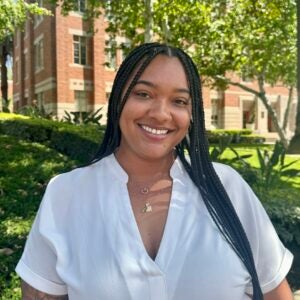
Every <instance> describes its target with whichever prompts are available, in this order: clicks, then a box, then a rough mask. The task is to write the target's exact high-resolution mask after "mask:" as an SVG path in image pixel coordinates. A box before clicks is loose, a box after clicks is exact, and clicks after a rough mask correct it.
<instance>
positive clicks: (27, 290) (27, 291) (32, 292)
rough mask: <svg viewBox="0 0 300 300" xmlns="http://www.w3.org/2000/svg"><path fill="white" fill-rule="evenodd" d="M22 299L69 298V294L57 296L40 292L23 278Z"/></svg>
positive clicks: (60, 299)
mask: <svg viewBox="0 0 300 300" xmlns="http://www.w3.org/2000/svg"><path fill="white" fill-rule="evenodd" d="M21 289H22V300H68V299H69V298H68V295H62V296H55V295H49V294H46V293H43V292H40V291H38V290H36V289H35V288H33V287H32V286H30V285H29V284H28V283H26V282H25V281H24V280H21Z"/></svg>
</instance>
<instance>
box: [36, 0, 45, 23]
mask: <svg viewBox="0 0 300 300" xmlns="http://www.w3.org/2000/svg"><path fill="white" fill-rule="evenodd" d="M36 2H37V4H38V6H39V7H43V0H37V1H36ZM42 21H43V16H42V15H35V16H34V27H37V26H38V25H39V24H40V23H41V22H42Z"/></svg>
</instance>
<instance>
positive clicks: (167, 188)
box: [128, 175, 172, 213]
mask: <svg viewBox="0 0 300 300" xmlns="http://www.w3.org/2000/svg"><path fill="white" fill-rule="evenodd" d="M161 181H163V187H162V188H158V189H155V185H156V184H158V183H159V182H160V183H161V184H162V182H161ZM128 189H129V191H130V194H132V195H135V196H137V197H138V198H140V199H141V200H143V201H144V203H145V204H144V206H143V208H142V211H141V212H142V213H150V212H152V211H153V208H152V205H153V204H151V202H150V198H152V197H155V196H158V195H161V194H164V193H170V192H171V190H172V179H170V177H169V175H165V176H163V177H160V178H158V179H156V180H152V181H151V182H147V183H141V182H133V181H132V180H129V182H128Z"/></svg>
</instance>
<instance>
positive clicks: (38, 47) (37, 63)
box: [34, 39, 44, 72]
mask: <svg viewBox="0 0 300 300" xmlns="http://www.w3.org/2000/svg"><path fill="white" fill-rule="evenodd" d="M43 68H44V41H43V39H40V40H39V41H38V42H36V43H35V45H34V69H35V71H36V72H37V71H40V70H41V69H43Z"/></svg>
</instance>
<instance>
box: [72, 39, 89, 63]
mask: <svg viewBox="0 0 300 300" xmlns="http://www.w3.org/2000/svg"><path fill="white" fill-rule="evenodd" d="M73 48H74V49H73V50H74V63H75V64H79V65H86V64H87V39H86V37H84V36H78V35H74V36H73Z"/></svg>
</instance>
